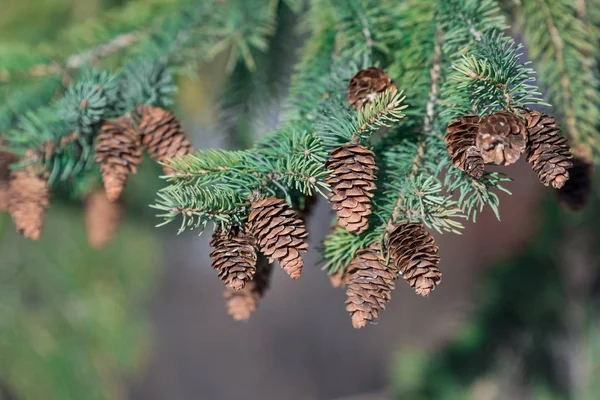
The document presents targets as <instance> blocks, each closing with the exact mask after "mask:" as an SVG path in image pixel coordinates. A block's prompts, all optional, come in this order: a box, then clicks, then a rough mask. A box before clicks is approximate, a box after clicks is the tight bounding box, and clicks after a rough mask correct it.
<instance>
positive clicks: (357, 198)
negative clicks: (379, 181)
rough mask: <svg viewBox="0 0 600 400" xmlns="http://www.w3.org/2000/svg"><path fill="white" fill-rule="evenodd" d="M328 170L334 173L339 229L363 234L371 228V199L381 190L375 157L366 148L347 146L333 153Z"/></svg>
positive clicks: (332, 197)
mask: <svg viewBox="0 0 600 400" xmlns="http://www.w3.org/2000/svg"><path fill="white" fill-rule="evenodd" d="M326 167H327V168H328V169H329V171H330V172H331V174H330V176H329V177H328V178H327V183H328V184H329V185H330V186H331V192H330V193H329V202H330V203H331V205H332V208H333V210H334V211H335V212H336V215H337V218H338V225H339V226H342V227H344V228H346V230H347V231H348V232H352V233H357V234H361V233H362V232H364V231H365V230H367V228H368V227H369V215H371V198H372V197H373V192H374V191H375V189H376V188H377V187H376V186H375V179H376V175H375V174H376V173H377V166H376V165H375V155H374V154H373V152H372V151H371V150H369V149H367V148H366V147H364V146H361V145H359V144H355V143H347V144H345V145H343V146H342V147H338V148H337V149H335V150H333V151H332V152H331V154H330V156H329V160H327V164H326Z"/></svg>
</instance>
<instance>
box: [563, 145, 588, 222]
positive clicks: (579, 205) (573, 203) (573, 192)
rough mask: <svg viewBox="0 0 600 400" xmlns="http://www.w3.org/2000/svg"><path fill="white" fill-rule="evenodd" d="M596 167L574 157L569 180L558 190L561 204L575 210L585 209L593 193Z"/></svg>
mask: <svg viewBox="0 0 600 400" xmlns="http://www.w3.org/2000/svg"><path fill="white" fill-rule="evenodd" d="M593 174H594V166H593V165H592V164H591V163H589V162H587V161H585V160H583V159H582V158H580V157H573V166H572V167H571V168H570V169H569V180H568V181H567V183H566V184H565V185H564V186H563V187H562V188H560V189H559V190H558V192H556V193H557V195H558V199H559V201H560V203H561V204H562V205H563V206H565V207H567V208H569V209H571V210H573V211H579V210H581V209H583V208H584V207H585V206H586V204H587V203H588V200H589V198H590V194H591V191H592V176H593Z"/></svg>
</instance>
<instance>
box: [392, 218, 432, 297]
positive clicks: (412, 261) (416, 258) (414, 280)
mask: <svg viewBox="0 0 600 400" xmlns="http://www.w3.org/2000/svg"><path fill="white" fill-rule="evenodd" d="M437 252H438V248H437V246H436V245H435V240H434V239H433V236H432V235H431V234H430V233H429V232H427V230H426V229H425V227H424V226H423V225H422V224H414V223H404V224H400V225H398V226H397V227H396V228H394V230H393V231H392V233H391V234H390V240H389V245H388V253H389V255H390V259H391V262H393V263H394V264H395V265H396V268H397V269H398V272H400V274H401V275H402V277H403V278H404V279H405V280H406V282H408V284H409V285H410V286H411V287H413V288H414V289H415V291H416V292H417V294H418V295H421V296H424V297H426V296H429V294H430V293H431V291H432V290H433V289H435V288H436V286H437V285H439V284H440V282H441V281H442V273H441V271H440V269H439V268H438V263H439V262H440V257H439V256H438V255H437Z"/></svg>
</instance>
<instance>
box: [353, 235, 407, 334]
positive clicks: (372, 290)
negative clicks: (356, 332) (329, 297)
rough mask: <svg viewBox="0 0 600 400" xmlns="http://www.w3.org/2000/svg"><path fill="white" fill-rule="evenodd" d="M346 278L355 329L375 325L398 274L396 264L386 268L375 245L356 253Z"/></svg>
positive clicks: (387, 300)
mask: <svg viewBox="0 0 600 400" xmlns="http://www.w3.org/2000/svg"><path fill="white" fill-rule="evenodd" d="M347 274H348V279H347V282H346V297H347V299H346V311H348V312H349V313H350V316H351V318H352V326H353V327H354V328H357V329H358V328H363V327H365V326H366V325H367V323H368V322H371V323H373V322H376V321H377V319H378V318H379V312H380V311H382V310H385V306H386V303H388V302H389V301H390V299H391V298H392V290H394V287H395V284H394V281H395V280H396V277H397V276H398V271H397V270H396V267H395V266H394V265H393V264H386V262H385V259H384V258H383V257H382V256H381V253H380V251H379V248H378V247H377V246H375V245H373V246H371V247H369V248H367V249H361V250H359V251H358V252H357V253H356V256H355V257H354V260H352V262H351V263H350V266H349V267H348V271H347Z"/></svg>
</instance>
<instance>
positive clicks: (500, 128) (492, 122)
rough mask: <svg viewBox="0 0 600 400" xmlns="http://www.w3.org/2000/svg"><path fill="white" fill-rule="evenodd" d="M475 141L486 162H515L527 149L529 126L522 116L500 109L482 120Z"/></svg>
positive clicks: (501, 163)
mask: <svg viewBox="0 0 600 400" xmlns="http://www.w3.org/2000/svg"><path fill="white" fill-rule="evenodd" d="M475 142H476V145H477V148H478V149H479V151H480V153H481V156H482V157H483V161H484V162H485V163H493V164H497V165H510V164H514V163H515V162H517V160H518V159H519V157H521V153H523V152H524V151H525V146H526V145H527V127H526V126H525V122H524V121H523V120H522V119H521V117H519V116H517V115H515V114H513V113H512V112H509V111H499V112H496V113H493V114H490V115H488V116H487V117H485V118H484V119H482V120H481V122H480V124H479V130H478V132H477V136H476V138H475Z"/></svg>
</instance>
